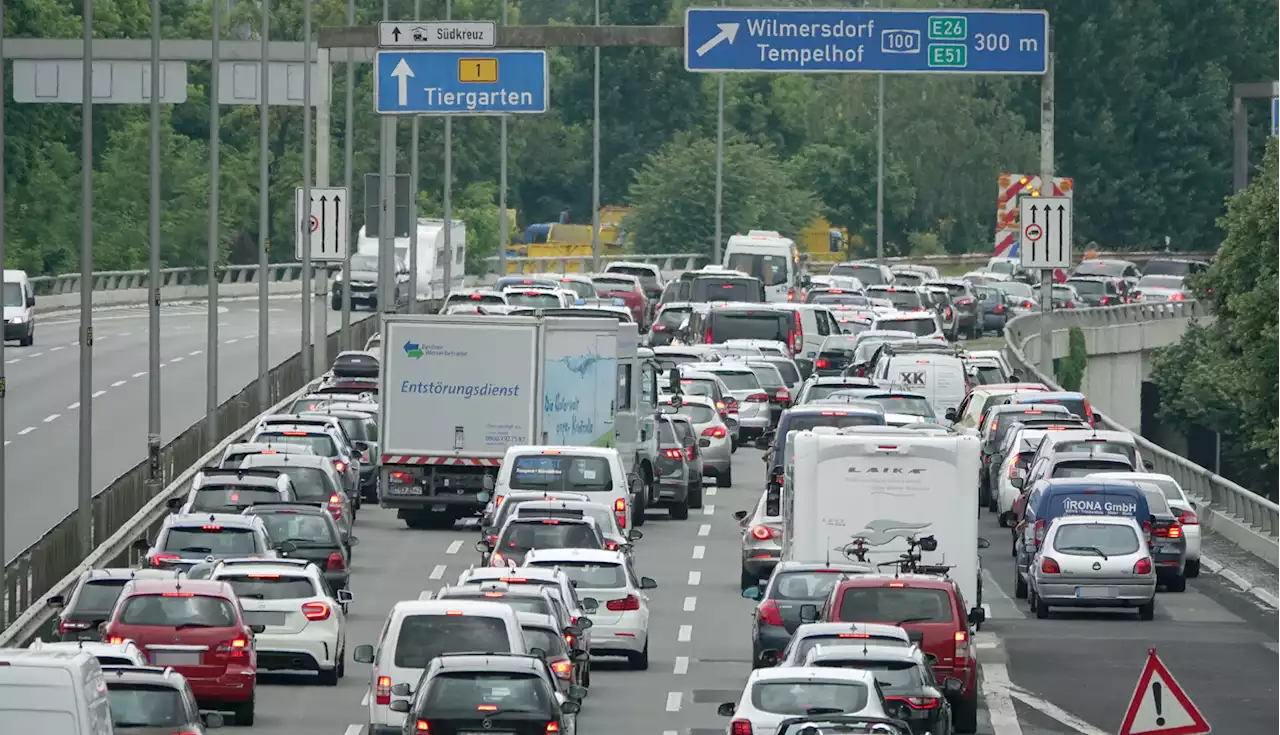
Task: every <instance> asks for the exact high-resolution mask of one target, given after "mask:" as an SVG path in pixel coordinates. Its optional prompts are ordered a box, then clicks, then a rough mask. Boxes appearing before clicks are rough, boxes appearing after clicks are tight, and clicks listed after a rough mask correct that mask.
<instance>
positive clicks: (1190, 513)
mask: <svg viewBox="0 0 1280 735" xmlns="http://www.w3.org/2000/svg"><path fill="white" fill-rule="evenodd" d="M1178 523H1181V524H1182V525H1184V526H1198V525H1200V518H1199V517H1197V516H1196V512H1195V511H1194V510H1191V509H1190V508H1188V509H1186V510H1184V511H1182V514H1181V515H1179V516H1178Z"/></svg>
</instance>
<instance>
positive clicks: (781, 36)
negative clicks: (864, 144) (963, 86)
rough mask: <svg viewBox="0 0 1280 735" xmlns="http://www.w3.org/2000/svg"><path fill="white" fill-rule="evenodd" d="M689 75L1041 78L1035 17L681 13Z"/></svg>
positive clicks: (1045, 43) (1042, 51) (1032, 13)
mask: <svg viewBox="0 0 1280 735" xmlns="http://www.w3.org/2000/svg"><path fill="white" fill-rule="evenodd" d="M684 65H685V69H687V70H689V71H692V72H775V73H809V74H829V73H833V72H835V73H840V72H844V73H849V72H854V73H856V72H864V73H886V74H1044V73H1045V71H1046V69H1047V68H1048V65H1049V14H1048V13H1046V12H1045V11H1043V10H950V9H938V10H891V9H871V8H863V9H858V10H809V9H747V8H689V9H688V10H686V11H685V23H684Z"/></svg>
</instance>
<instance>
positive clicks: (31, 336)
mask: <svg viewBox="0 0 1280 735" xmlns="http://www.w3.org/2000/svg"><path fill="white" fill-rule="evenodd" d="M35 343H36V325H34V324H32V325H31V326H30V327H29V328H28V329H27V336H25V337H23V338H22V339H20V340H18V344H20V345H22V346H23V347H30V346H31V345H33V344H35Z"/></svg>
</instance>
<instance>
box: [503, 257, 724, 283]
mask: <svg viewBox="0 0 1280 735" xmlns="http://www.w3.org/2000/svg"><path fill="white" fill-rule="evenodd" d="M710 260H711V257H710V256H708V255H704V254H702V253H652V254H651V253H628V254H625V255H601V256H600V262H601V263H604V264H605V265H608V264H609V263H618V262H627V263H650V264H652V265H656V266H658V269H659V270H661V271H662V274H663V276H664V277H667V278H670V277H671V276H672V275H674V274H678V273H680V272H682V271H692V270H697V269H698V268H701V267H702V265H703V264H704V262H703V261H710ZM485 261H486V262H487V263H489V271H490V274H489V276H487V277H486V278H488V279H494V280H496V279H497V278H498V276H501V275H503V274H501V273H498V258H497V257H496V256H495V257H493V258H486V259H485ZM593 261H594V258H592V256H590V255H585V256H582V255H565V256H540V257H523V256H522V257H518V258H507V274H508V275H510V274H516V273H590V272H591V270H592V268H593ZM495 274H496V275H495Z"/></svg>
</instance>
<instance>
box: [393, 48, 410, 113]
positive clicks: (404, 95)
mask: <svg viewBox="0 0 1280 735" xmlns="http://www.w3.org/2000/svg"><path fill="white" fill-rule="evenodd" d="M413 75H414V74H413V69H410V68H409V61H408V60H407V59H405V58H404V57H403V56H401V57H400V63H399V64H396V68H395V69H394V70H392V72H391V76H393V77H395V78H396V81H398V82H399V83H400V106H401V107H405V106H406V105H408V104H409V79H411V78H412V77H413Z"/></svg>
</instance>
